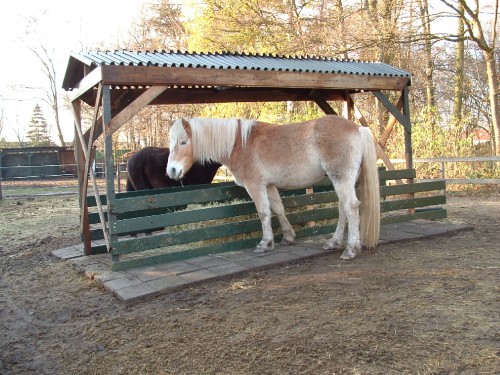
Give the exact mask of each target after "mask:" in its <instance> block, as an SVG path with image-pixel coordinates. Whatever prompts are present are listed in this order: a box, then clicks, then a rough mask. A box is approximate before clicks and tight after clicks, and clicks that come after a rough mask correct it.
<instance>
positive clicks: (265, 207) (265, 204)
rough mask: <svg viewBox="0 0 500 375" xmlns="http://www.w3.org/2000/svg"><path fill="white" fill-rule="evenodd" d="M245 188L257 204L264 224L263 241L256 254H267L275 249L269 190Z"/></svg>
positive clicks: (255, 186)
mask: <svg viewBox="0 0 500 375" xmlns="http://www.w3.org/2000/svg"><path fill="white" fill-rule="evenodd" d="M245 188H246V190H247V192H248V194H249V195H250V197H251V198H252V200H253V202H254V203H255V207H256V208H257V213H258V214H259V218H260V221H261V223H262V240H261V241H260V242H259V244H258V245H257V247H256V248H255V250H254V252H255V253H265V252H267V251H269V250H272V249H274V235H273V228H272V226H271V205H270V203H269V198H268V195H267V189H266V187H265V186H263V185H245Z"/></svg>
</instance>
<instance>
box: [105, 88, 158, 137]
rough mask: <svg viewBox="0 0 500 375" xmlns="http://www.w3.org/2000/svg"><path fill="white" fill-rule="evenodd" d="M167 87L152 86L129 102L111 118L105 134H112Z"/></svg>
mask: <svg viewBox="0 0 500 375" xmlns="http://www.w3.org/2000/svg"><path fill="white" fill-rule="evenodd" d="M166 89H167V86H152V87H150V88H149V89H148V90H147V91H146V92H144V93H143V94H142V95H141V96H139V97H138V98H137V99H135V100H134V101H133V102H132V103H130V104H129V105H128V106H127V107H126V108H124V109H123V110H122V111H121V112H120V113H118V114H117V115H116V116H115V117H113V118H112V119H111V121H110V122H109V124H108V125H107V126H106V135H112V134H113V133H114V132H115V131H117V130H118V129H120V127H121V126H122V125H123V124H125V123H126V122H127V121H128V120H130V119H131V118H132V117H133V116H134V115H136V114H137V113H138V112H139V111H140V110H141V109H143V108H144V107H145V106H147V105H148V104H149V103H151V101H152V100H154V99H155V98H156V97H157V96H158V95H160V94H161V93H162V92H163V91H165V90H166Z"/></svg>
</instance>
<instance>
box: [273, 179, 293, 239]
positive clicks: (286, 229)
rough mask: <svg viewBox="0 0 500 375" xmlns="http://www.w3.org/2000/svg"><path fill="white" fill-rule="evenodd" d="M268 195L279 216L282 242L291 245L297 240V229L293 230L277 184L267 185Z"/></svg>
mask: <svg viewBox="0 0 500 375" xmlns="http://www.w3.org/2000/svg"><path fill="white" fill-rule="evenodd" d="M267 196H268V198H269V203H270V204H271V209H272V210H273V212H274V213H275V214H276V215H277V216H278V220H279V222H280V225H281V229H282V231H283V239H282V240H281V244H282V245H291V244H292V243H293V241H294V240H295V231H294V230H293V228H292V226H291V225H290V222H289V221H288V219H287V218H286V216H285V207H283V202H282V200H281V197H280V193H279V192H278V189H277V188H276V186H274V185H269V186H268V187H267Z"/></svg>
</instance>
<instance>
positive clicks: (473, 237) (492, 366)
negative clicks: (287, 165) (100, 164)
mask: <svg viewBox="0 0 500 375" xmlns="http://www.w3.org/2000/svg"><path fill="white" fill-rule="evenodd" d="M448 202H449V203H448V212H449V219H448V220H451V221H453V222H460V223H467V224H472V225H474V227H475V229H474V231H469V232H462V233H460V234H458V235H455V236H451V237H440V238H434V239H432V240H423V241H416V242H411V243H405V244H398V245H387V246H380V247H379V248H378V249H377V251H366V252H364V253H363V254H361V256H360V257H358V258H356V259H355V260H353V261H348V262H346V261H341V260H340V259H339V255H340V252H338V251H337V252H332V254H331V255H328V256H326V257H321V258H317V259H315V260H311V261H306V262H302V263H298V264H293V265H288V266H284V267H280V268H276V269H271V270H267V271H263V272H258V273H251V274H248V275H246V276H243V277H238V278H233V279H229V280H222V281H216V282H211V283H209V284H205V285H201V286H197V287H192V288H189V289H186V290H183V291H180V292H178V293H175V294H171V295H167V296H163V297H160V298H156V299H154V300H152V301H149V302H146V303H142V304H139V305H135V306H132V307H125V306H124V305H123V304H122V303H121V302H119V301H118V300H117V299H115V298H114V297H113V296H111V295H110V294H109V293H108V292H106V291H105V290H103V289H100V288H98V287H97V286H96V285H95V284H93V282H91V281H89V280H87V279H85V278H84V277H83V276H82V275H81V274H79V273H78V272H77V271H75V270H74V269H73V268H72V267H71V266H70V264H69V263H67V262H64V261H60V260H58V259H56V258H54V257H53V256H51V253H50V252H51V250H54V249H58V248H62V247H66V246H69V245H72V244H76V243H78V242H79V237H78V209H77V205H78V204H77V198H76V196H63V197H36V198H18V199H13V198H10V199H5V200H4V201H2V202H0V280H1V283H0V349H1V354H0V356H1V357H0V373H1V374H259V375H262V374H493V373H497V374H498V373H500V317H499V314H500V290H499V289H500V288H499V287H500V245H499V244H500V192H499V190H498V189H495V190H494V191H489V192H487V193H481V194H479V193H475V194H471V193H468V194H457V193H456V194H454V195H453V196H452V197H450V198H449V200H448Z"/></svg>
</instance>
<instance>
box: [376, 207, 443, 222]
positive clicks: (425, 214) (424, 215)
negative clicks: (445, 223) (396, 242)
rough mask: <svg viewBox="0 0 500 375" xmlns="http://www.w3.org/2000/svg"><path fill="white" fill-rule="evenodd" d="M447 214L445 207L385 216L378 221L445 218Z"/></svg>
mask: <svg viewBox="0 0 500 375" xmlns="http://www.w3.org/2000/svg"><path fill="white" fill-rule="evenodd" d="M447 216H448V214H447V211H446V209H444V208H441V209H435V210H428V211H420V212H415V213H414V214H406V215H397V216H386V217H383V218H382V219H381V220H380V223H381V224H392V223H402V222H405V221H411V220H415V219H427V220H438V219H445V218H446V217H447Z"/></svg>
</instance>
